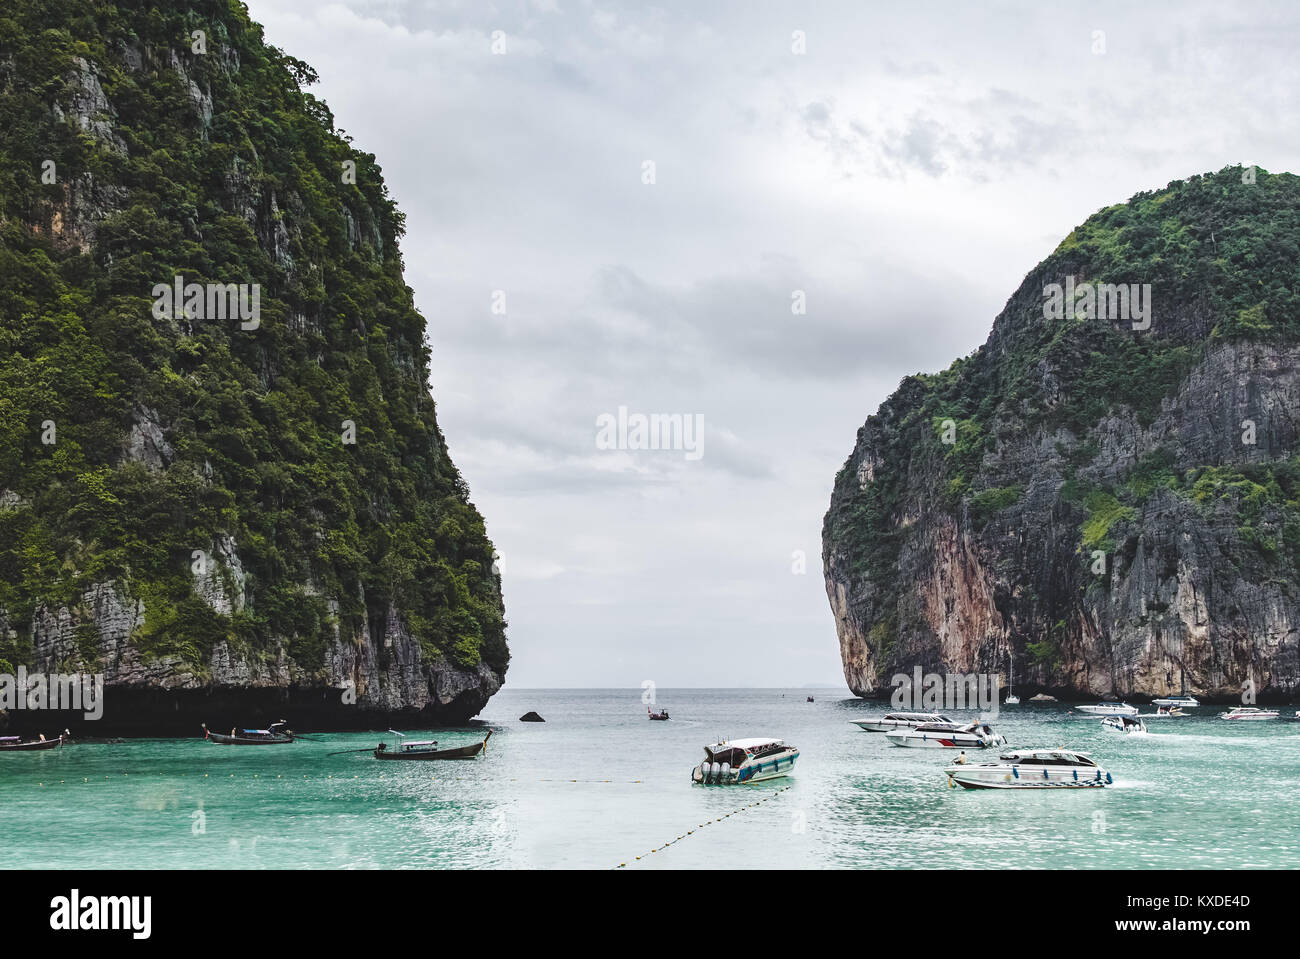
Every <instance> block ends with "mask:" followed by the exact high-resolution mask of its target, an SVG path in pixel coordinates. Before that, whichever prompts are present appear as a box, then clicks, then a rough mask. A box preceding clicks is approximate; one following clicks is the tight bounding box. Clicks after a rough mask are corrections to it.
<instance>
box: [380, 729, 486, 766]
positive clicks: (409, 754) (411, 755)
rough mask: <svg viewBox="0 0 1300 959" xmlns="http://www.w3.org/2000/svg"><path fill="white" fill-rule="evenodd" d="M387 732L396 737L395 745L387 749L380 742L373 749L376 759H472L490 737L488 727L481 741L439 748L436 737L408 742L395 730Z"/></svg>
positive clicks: (385, 744)
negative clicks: (451, 747) (450, 747)
mask: <svg viewBox="0 0 1300 959" xmlns="http://www.w3.org/2000/svg"><path fill="white" fill-rule="evenodd" d="M389 732H390V733H392V734H393V735H394V736H396V737H397V746H396V747H395V748H393V749H389V748H388V744H387V743H380V744H379V746H378V748H377V749H376V750H375V758H376V759H473V758H474V757H475V756H477V755H478V754H479V753H480V752H482V751H483V747H485V746H486V745H487V741H488V740H489V739H491V738H492V730H490V729H489V730H488V734H487V735H486V736H484V737H483V741H482V742H481V743H471V744H470V745H468V746H457V747H455V748H454V749H439V748H437V747H438V741H437V740H436V739H429V740H424V741H418V742H417V741H412V742H409V743H408V742H406V738H405V737H404V736H403V735H402V734H401V733H399V732H397V731H396V730H393V729H390V730H389Z"/></svg>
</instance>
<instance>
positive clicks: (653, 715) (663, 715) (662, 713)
mask: <svg viewBox="0 0 1300 959" xmlns="http://www.w3.org/2000/svg"><path fill="white" fill-rule="evenodd" d="M645 711H646V712H647V713H649V714H650V719H651V720H652V721H653V720H658V721H660V722H662V721H663V720H665V719H667V718H668V710H667V709H661V710H659V712H655V711H654V710H653V709H651V708H650V707H649V706H647V707H646V708H645Z"/></svg>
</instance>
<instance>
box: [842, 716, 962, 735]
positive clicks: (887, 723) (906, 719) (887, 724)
mask: <svg viewBox="0 0 1300 959" xmlns="http://www.w3.org/2000/svg"><path fill="white" fill-rule="evenodd" d="M852 722H853V725H854V726H858V727H860V728H862V729H864V730H866V731H867V732H869V733H887V732H889V731H890V730H891V729H915V728H916V727H917V726H924V725H925V724H926V723H952V722H953V720H951V719H949V718H948V717H947V716H945V715H943V714H942V713H890V714H889V715H887V716H882V717H880V718H879V719H854V720H852Z"/></svg>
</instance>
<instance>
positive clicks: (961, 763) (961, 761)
mask: <svg viewBox="0 0 1300 959" xmlns="http://www.w3.org/2000/svg"><path fill="white" fill-rule="evenodd" d="M957 765H958V766H965V765H966V750H964V749H963V750H962V751H961V755H959V756H958V757H957Z"/></svg>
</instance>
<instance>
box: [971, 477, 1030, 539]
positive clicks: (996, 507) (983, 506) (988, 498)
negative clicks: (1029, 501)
mask: <svg viewBox="0 0 1300 959" xmlns="http://www.w3.org/2000/svg"><path fill="white" fill-rule="evenodd" d="M1024 492H1025V488H1024V487H1023V486H1002V487H994V488H992V489H986V490H980V492H978V493H976V494H975V495H974V496H972V497H971V498H970V502H969V507H970V518H971V522H972V523H973V524H974V525H975V527H976V528H977V529H982V528H983V527H984V526H985V525H987V524H988V521H989V520H990V519H992V518H993V517H994V515H996V514H997V513H999V512H1001V511H1002V510H1004V509H1006V508H1007V507H1008V506H1011V505H1013V504H1014V503H1016V502H1018V501H1019V499H1020V497H1021V496H1022V495H1024Z"/></svg>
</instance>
